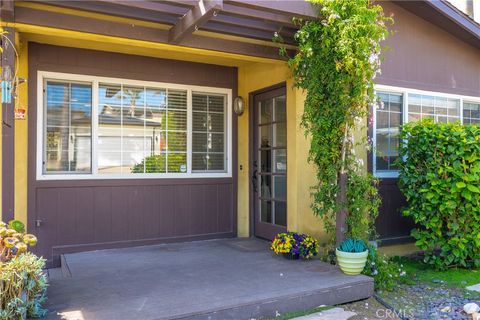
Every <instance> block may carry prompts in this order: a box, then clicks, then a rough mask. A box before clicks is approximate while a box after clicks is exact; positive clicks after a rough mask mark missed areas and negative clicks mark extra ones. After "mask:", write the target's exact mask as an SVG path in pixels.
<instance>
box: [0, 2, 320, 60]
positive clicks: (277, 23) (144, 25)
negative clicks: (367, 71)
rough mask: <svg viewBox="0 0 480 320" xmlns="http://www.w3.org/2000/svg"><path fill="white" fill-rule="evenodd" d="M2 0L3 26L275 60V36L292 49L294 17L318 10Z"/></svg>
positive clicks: (301, 5) (275, 5) (305, 6)
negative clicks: (73, 33) (145, 42)
mask: <svg viewBox="0 0 480 320" xmlns="http://www.w3.org/2000/svg"><path fill="white" fill-rule="evenodd" d="M0 2H1V7H0V14H1V16H2V24H4V25H5V23H7V24H8V23H12V24H13V26H14V25H20V26H26V25H33V26H38V27H44V28H52V29H61V30H70V31H78V32H84V33H90V34H95V35H104V36H112V37H120V38H122V37H123V38H127V39H137V40H142V41H151V42H156V43H163V44H168V45H176V46H180V47H181V46H183V47H192V48H197V49H205V50H213V51H220V52H228V53H234V54H242V55H249V56H255V57H261V58H267V59H276V60H281V59H282V57H281V56H280V55H279V50H278V47H279V46H280V45H279V44H278V43H275V42H274V41H273V38H274V35H275V34H278V35H280V36H281V38H282V39H283V40H284V45H285V46H286V47H287V49H289V50H292V52H293V50H295V49H296V43H295V40H294V39H293V37H294V34H295V32H296V31H297V30H298V28H297V26H296V25H295V24H294V23H293V18H295V17H296V18H301V19H316V18H317V9H316V8H315V7H314V6H313V5H312V4H311V3H309V2H307V1H304V0H163V1H153V0H152V1H138V0H96V1H89V0H63V1H62V0H33V1H18V0H17V1H14V0H0ZM13 3H14V5H13ZM119 19H123V20H119Z"/></svg>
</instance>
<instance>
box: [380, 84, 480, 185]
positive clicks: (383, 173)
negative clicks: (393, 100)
mask: <svg viewBox="0 0 480 320" xmlns="http://www.w3.org/2000/svg"><path fill="white" fill-rule="evenodd" d="M377 91H378V92H383V93H393V94H402V97H403V105H402V125H403V124H405V123H408V96H409V94H421V95H431V96H436V97H441V98H450V99H458V100H460V113H459V119H460V122H461V123H462V124H463V101H467V102H473V103H480V97H473V96H464V95H458V94H451V93H443V92H437V91H427V90H418V89H413V88H405V87H396V86H388V85H382V84H377V85H375V92H377ZM372 117H373V124H372V144H373V148H372V153H373V154H372V172H373V175H374V176H375V177H377V178H398V170H378V171H377V159H376V157H375V153H376V150H375V148H376V146H377V132H376V131H377V110H373V115H372Z"/></svg>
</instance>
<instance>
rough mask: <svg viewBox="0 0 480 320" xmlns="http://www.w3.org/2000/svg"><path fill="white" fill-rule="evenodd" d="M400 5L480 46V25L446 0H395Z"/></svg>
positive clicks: (458, 36)
mask: <svg viewBox="0 0 480 320" xmlns="http://www.w3.org/2000/svg"><path fill="white" fill-rule="evenodd" d="M393 2H394V3H395V4H397V5H399V6H400V7H402V8H404V9H406V10H408V11H410V12H412V13H414V14H416V15H417V16H419V17H421V18H423V19H425V20H427V21H429V22H431V23H433V24H434V25H436V26H438V27H440V28H442V29H444V30H446V31H447V32H449V33H451V34H452V35H454V36H455V37H457V38H459V39H461V40H463V41H465V42H467V43H469V44H471V45H472V46H474V47H476V48H480V25H479V24H478V23H476V22H475V21H473V20H472V19H470V18H469V17H468V16H467V15H465V14H463V13H462V12H461V11H459V10H457V9H456V8H455V7H453V6H452V5H450V4H449V3H447V2H446V1H444V0H393Z"/></svg>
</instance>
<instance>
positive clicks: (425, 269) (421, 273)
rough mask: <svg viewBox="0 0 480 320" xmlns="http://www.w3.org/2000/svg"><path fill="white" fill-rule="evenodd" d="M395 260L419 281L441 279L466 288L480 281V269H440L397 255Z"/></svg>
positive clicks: (451, 284) (456, 286)
mask: <svg viewBox="0 0 480 320" xmlns="http://www.w3.org/2000/svg"><path fill="white" fill-rule="evenodd" d="M394 261H396V262H398V263H400V264H402V265H403V267H404V268H405V271H406V272H407V276H408V277H410V278H413V279H416V280H418V281H422V282H429V283H432V282H433V281H434V280H441V281H443V282H444V283H445V285H446V286H449V287H455V288H465V287H467V286H471V285H474V284H477V283H480V270H478V269H477V270H474V269H471V270H469V269H461V268H450V269H447V270H445V271H438V270H435V269H434V268H432V267H431V266H429V265H427V264H425V263H423V262H422V261H420V260H416V259H412V258H407V257H395V258H394Z"/></svg>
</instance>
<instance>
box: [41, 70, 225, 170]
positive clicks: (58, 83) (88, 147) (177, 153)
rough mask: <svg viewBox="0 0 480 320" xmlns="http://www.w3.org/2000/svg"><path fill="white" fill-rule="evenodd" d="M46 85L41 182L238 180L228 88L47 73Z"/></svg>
mask: <svg viewBox="0 0 480 320" xmlns="http://www.w3.org/2000/svg"><path fill="white" fill-rule="evenodd" d="M39 80H40V81H39V83H41V84H42V85H43V88H40V89H42V90H39V94H40V93H41V94H43V97H41V99H39V101H43V104H42V105H40V106H39V111H40V112H39V119H38V120H39V128H40V129H39V137H40V139H39V146H38V154H39V168H38V178H40V179H41V178H44V179H52V178H53V179H59V178H72V174H75V178H102V177H104V178H117V177H118V178H128V177H139V176H141V177H205V176H212V177H215V176H219V177H220V176H230V175H231V163H229V161H228V159H229V158H230V157H229V156H228V155H229V154H230V153H231V147H230V145H231V132H230V128H231V119H230V118H229V112H228V110H229V108H228V105H229V101H230V99H231V97H230V95H231V90H229V89H219V88H205V87H197V86H181V85H171V84H160V83H151V82H148V83H147V82H141V81H130V80H123V79H107V78H101V77H88V76H79V75H65V74H57V73H42V72H40V73H39ZM40 166H41V167H40Z"/></svg>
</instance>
